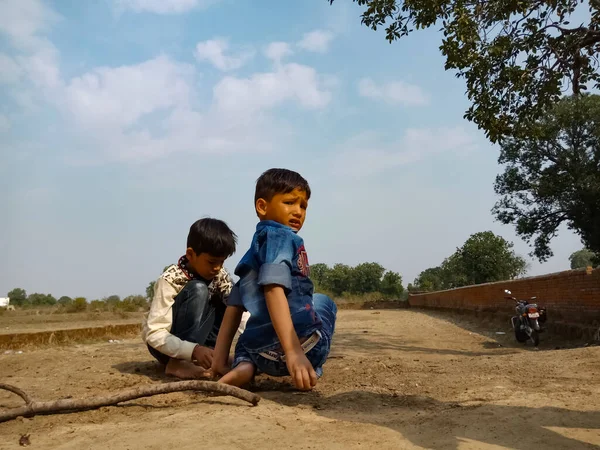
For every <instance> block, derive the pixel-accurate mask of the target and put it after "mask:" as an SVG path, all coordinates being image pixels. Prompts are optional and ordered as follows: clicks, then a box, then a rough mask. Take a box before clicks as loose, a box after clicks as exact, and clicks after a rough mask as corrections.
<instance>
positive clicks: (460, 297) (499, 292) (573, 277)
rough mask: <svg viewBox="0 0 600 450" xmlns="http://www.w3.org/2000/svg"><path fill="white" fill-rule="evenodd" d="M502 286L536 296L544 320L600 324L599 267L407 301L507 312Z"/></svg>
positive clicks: (509, 304) (509, 308)
mask: <svg viewBox="0 0 600 450" xmlns="http://www.w3.org/2000/svg"><path fill="white" fill-rule="evenodd" d="M504 289H509V290H510V291H512V295H513V296H514V297H517V298H519V299H520V298H529V297H533V296H536V297H537V300H536V302H537V303H538V304H539V305H541V306H546V307H547V308H548V321H556V320H560V321H564V322H567V323H573V324H580V325H590V326H596V327H600V269H595V270H587V271H586V270H585V269H582V270H568V271H565V272H558V273H553V274H548V275H542V276H538V277H531V278H523V279H519V280H512V281H501V282H497V283H487V284H480V285H476V286H468V287H463V288H457V289H451V290H448V291H439V292H430V293H423V294H414V295H410V296H409V299H408V301H409V303H410V306H414V307H423V308H436V309H454V310H472V311H492V312H503V311H506V312H507V313H511V312H512V311H513V310H514V309H513V302H512V301H511V300H507V299H504Z"/></svg>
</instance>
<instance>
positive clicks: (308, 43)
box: [298, 30, 333, 53]
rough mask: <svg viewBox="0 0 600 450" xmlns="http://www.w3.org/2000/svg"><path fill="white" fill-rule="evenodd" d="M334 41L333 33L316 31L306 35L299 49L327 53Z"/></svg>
mask: <svg viewBox="0 0 600 450" xmlns="http://www.w3.org/2000/svg"><path fill="white" fill-rule="evenodd" d="M332 40H333V33H332V32H331V31H327V30H314V31H311V32H309V33H305V34H304V36H303V37H302V40H301V41H300V42H298V47H300V48H301V49H304V50H307V51H309V52H315V53H325V52H326V51H327V50H328V49H329V44H330V43H331V41H332Z"/></svg>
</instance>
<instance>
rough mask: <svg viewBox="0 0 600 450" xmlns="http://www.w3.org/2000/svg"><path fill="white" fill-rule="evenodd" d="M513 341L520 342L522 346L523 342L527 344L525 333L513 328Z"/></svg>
mask: <svg viewBox="0 0 600 450" xmlns="http://www.w3.org/2000/svg"><path fill="white" fill-rule="evenodd" d="M515 339H516V340H517V342H520V343H521V344H522V343H523V342H527V340H528V339H529V336H527V333H525V332H524V331H521V330H519V329H518V328H515Z"/></svg>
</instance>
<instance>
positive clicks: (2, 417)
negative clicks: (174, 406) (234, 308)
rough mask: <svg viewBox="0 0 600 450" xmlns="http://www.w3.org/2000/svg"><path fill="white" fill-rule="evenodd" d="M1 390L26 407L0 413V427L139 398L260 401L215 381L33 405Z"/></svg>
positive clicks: (6, 387) (23, 395) (5, 386)
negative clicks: (187, 394) (207, 395)
mask: <svg viewBox="0 0 600 450" xmlns="http://www.w3.org/2000/svg"><path fill="white" fill-rule="evenodd" d="M0 389H4V390H7V391H10V392H13V393H15V394H17V395H19V396H20V397H21V398H23V400H25V402H26V403H27V404H26V405H25V406H21V407H18V408H12V409H9V410H7V411H0V423H1V422H6V421H8V420H12V419H15V418H17V417H19V416H24V417H32V416H35V415H38V414H54V413H61V412H75V411H87V410H90V409H97V408H101V407H102V406H111V405H116V404H117V403H122V402H126V401H129V400H133V399H136V398H142V397H150V396H153V395H158V394H168V393H171V392H181V391H205V392H215V393H219V394H223V395H230V396H232V397H236V398H239V399H240V400H244V401H246V402H248V403H251V404H252V405H253V406H256V405H257V404H258V402H259V401H260V396H258V395H256V394H254V393H252V392H249V391H246V390H244V389H240V388H238V387H235V386H229V385H227V384H222V383H217V382H215V381H202V380H191V381H176V382H173V383H163V384H155V385H149V386H139V387H136V388H133V389H126V390H123V391H121V392H117V393H116V394H113V395H108V396H106V397H102V396H99V397H90V398H72V399H60V400H54V401H49V402H37V401H34V400H32V399H31V397H29V395H27V394H26V393H25V392H23V391H22V390H21V389H19V388H17V387H15V386H11V385H8V384H0Z"/></svg>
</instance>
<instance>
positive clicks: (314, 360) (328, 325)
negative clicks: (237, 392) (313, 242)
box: [233, 294, 337, 378]
mask: <svg viewBox="0 0 600 450" xmlns="http://www.w3.org/2000/svg"><path fill="white" fill-rule="evenodd" d="M313 303H314V306H315V311H316V313H317V314H318V315H319V318H320V319H321V322H322V328H321V330H319V331H320V332H321V339H319V342H318V343H317V345H315V346H314V347H313V348H312V349H311V350H310V351H309V352H308V353H306V357H307V358H308V360H309V361H310V363H311V365H312V366H313V368H314V369H315V372H316V373H317V377H319V378H320V377H321V376H322V375H323V364H325V361H326V360H327V356H329V351H330V350H331V341H332V339H333V333H334V331H335V320H336V316H337V306H336V304H335V303H334V302H333V300H331V299H330V298H329V297H327V296H326V295H323V294H314V295H313ZM299 337H300V338H302V337H307V336H299ZM281 356H283V354H282V353H280V357H281ZM241 362H250V363H252V364H254V366H255V367H256V369H257V370H258V371H260V372H264V373H266V374H267V375H271V376H274V377H285V376H288V375H289V372H288V369H287V366H286V364H285V362H284V361H282V360H281V359H280V360H279V361H272V360H270V359H267V358H265V357H263V356H261V355H260V352H258V351H248V349H246V348H245V347H244V346H243V345H241V344H240V343H239V342H238V344H237V345H236V347H235V358H234V361H233V367H235V366H237V365H238V364H240V363H241Z"/></svg>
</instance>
